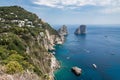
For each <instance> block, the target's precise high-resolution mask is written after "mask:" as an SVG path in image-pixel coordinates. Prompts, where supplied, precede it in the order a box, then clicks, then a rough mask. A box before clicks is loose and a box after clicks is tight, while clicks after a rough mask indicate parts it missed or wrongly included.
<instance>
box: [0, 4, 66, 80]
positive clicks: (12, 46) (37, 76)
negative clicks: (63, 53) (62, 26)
mask: <svg viewBox="0 0 120 80" xmlns="http://www.w3.org/2000/svg"><path fill="white" fill-rule="evenodd" d="M63 42H64V38H62V36H60V35H59V34H58V33H57V31H56V30H54V29H53V28H52V27H51V26H50V25H49V24H48V23H45V22H43V21H42V20H41V19H39V18H38V17H37V16H36V15H35V14H33V13H30V12H28V11H26V10H24V9H23V8H21V7H18V6H11V7H0V66H1V67H0V80H53V71H54V70H55V69H56V68H57V67H59V65H58V62H57V60H56V58H55V57H54V56H53V55H52V54H50V53H49V52H48V51H49V50H53V49H54V48H53V46H54V45H55V44H62V43H63Z"/></svg>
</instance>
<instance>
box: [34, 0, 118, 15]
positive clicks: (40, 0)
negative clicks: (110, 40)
mask: <svg viewBox="0 0 120 80" xmlns="http://www.w3.org/2000/svg"><path fill="white" fill-rule="evenodd" d="M33 3H34V4H37V5H42V6H47V7H52V8H61V9H65V8H66V9H76V8H79V7H83V6H88V5H89V6H94V7H101V9H102V10H100V11H101V12H105V13H111V12H118V10H119V11H120V0H34V1H33Z"/></svg>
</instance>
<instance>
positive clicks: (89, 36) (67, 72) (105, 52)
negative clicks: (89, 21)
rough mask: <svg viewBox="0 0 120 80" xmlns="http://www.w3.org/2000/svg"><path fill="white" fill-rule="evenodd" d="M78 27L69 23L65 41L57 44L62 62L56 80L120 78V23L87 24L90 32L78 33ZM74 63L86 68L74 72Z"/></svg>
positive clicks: (57, 50) (56, 53)
mask: <svg viewBox="0 0 120 80" xmlns="http://www.w3.org/2000/svg"><path fill="white" fill-rule="evenodd" d="M60 27H61V26H60V25H55V26H54V28H55V29H58V28H60ZM77 27H79V25H67V28H68V36H66V40H65V42H64V44H62V45H56V46H55V48H56V50H55V57H56V58H57V60H58V61H59V62H60V65H61V68H60V69H58V70H56V71H55V72H54V75H55V80H120V25H87V33H86V35H75V34H74V31H75V30H76V28H77ZM93 64H95V65H96V66H97V68H95V67H94V66H93ZM73 66H77V67H79V68H81V69H82V74H81V75H80V76H76V75H75V74H74V73H73V72H72V71H71V68H72V67H73Z"/></svg>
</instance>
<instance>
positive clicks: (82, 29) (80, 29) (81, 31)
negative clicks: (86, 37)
mask: <svg viewBox="0 0 120 80" xmlns="http://www.w3.org/2000/svg"><path fill="white" fill-rule="evenodd" d="M75 34H86V25H80V27H78V28H77V29H76V31H75Z"/></svg>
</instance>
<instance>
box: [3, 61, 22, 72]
mask: <svg viewBox="0 0 120 80" xmlns="http://www.w3.org/2000/svg"><path fill="white" fill-rule="evenodd" d="M5 69H6V73H8V74H14V73H19V72H20V73H21V72H23V67H22V65H20V64H19V62H17V61H10V62H9V63H8V64H6V65H5Z"/></svg>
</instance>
